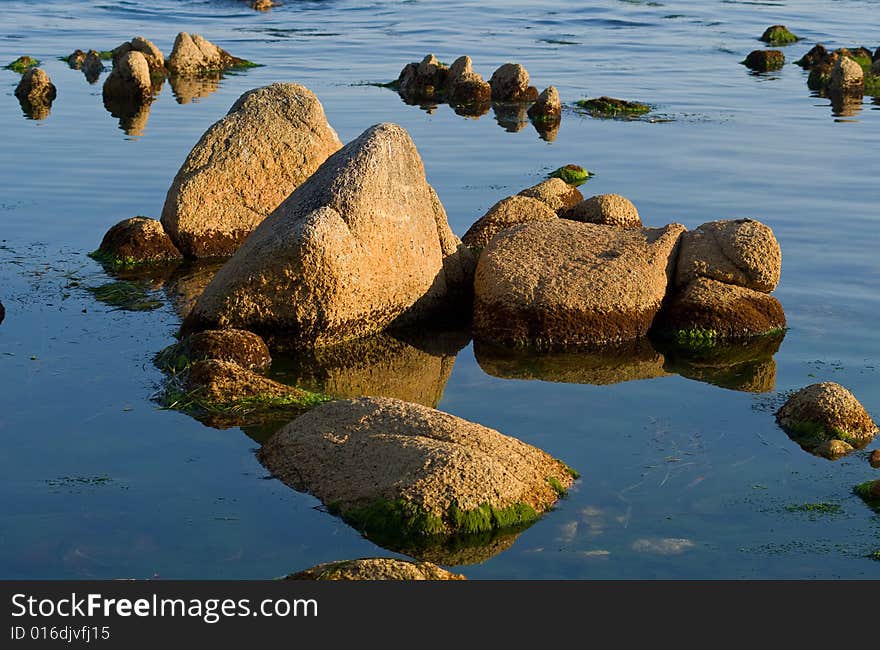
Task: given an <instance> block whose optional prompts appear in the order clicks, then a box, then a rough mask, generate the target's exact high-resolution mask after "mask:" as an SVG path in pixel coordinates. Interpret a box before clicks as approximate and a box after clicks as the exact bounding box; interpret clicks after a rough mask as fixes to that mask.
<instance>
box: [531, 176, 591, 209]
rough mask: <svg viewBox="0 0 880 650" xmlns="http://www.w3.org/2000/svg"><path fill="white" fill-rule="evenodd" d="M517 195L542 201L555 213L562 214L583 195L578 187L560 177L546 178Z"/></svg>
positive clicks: (580, 199)
mask: <svg viewBox="0 0 880 650" xmlns="http://www.w3.org/2000/svg"><path fill="white" fill-rule="evenodd" d="M519 196H528V197H529V198H532V199H538V200H539V201H543V202H544V203H546V204H547V205H548V207H549V208H550V209H551V210H553V211H554V212H556V214H562V213H563V212H564V211H565V210H568V209H569V208H572V207H574V206H575V205H577V204H578V203H580V202H581V201H583V200H584V195H583V194H581V192H580V190H579V189H578V188H576V187H574V186H572V185H569V184H568V183H566V182H565V181H564V180H562V179H561V178H548V179H547V180H546V181H542V182H540V183H538V184H537V185H533V186H532V187H527V188H526V189H524V190H523V191H522V192H520V193H519Z"/></svg>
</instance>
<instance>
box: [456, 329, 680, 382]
mask: <svg viewBox="0 0 880 650" xmlns="http://www.w3.org/2000/svg"><path fill="white" fill-rule="evenodd" d="M474 356H476V358H477V363H478V364H479V365H480V368H482V370H483V371H484V372H485V373H486V374H488V375H492V376H493V377H499V378H501V379H526V380H541V381H551V382H559V383H565V384H593V385H596V386H605V385H609V384H618V383H621V382H625V381H635V380H638V379H654V378H655V377H665V376H666V375H668V374H669V372H667V370H666V369H665V367H664V358H663V355H662V354H660V353H659V352H657V351H656V350H655V349H654V348H653V347H652V346H651V343H650V341H648V340H647V339H645V338H642V339H637V340H635V341H630V342H628V343H625V344H622V345H609V346H604V347H602V348H599V349H596V350H571V351H562V352H545V351H540V350H523V349H516V348H508V347H502V346H499V345H495V344H492V343H486V342H482V341H475V342H474Z"/></svg>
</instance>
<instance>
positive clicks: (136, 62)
mask: <svg viewBox="0 0 880 650" xmlns="http://www.w3.org/2000/svg"><path fill="white" fill-rule="evenodd" d="M103 94H104V104H105V106H107V105H113V104H117V103H124V104H129V105H143V104H149V103H150V102H151V101H152V99H153V85H152V82H151V80H150V66H149V64H148V63H147V59H146V57H145V56H144V55H143V54H142V53H141V52H138V51H137V50H129V51H128V52H125V53H124V54H122V55H121V56H120V57H119V58H118V59H117V60H116V61H115V62H114V64H113V70H112V71H111V72H110V74H109V75H107V79H106V81H104V88H103Z"/></svg>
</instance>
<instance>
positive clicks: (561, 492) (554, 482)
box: [547, 476, 568, 499]
mask: <svg viewBox="0 0 880 650" xmlns="http://www.w3.org/2000/svg"><path fill="white" fill-rule="evenodd" d="M547 484H548V485H549V486H550V487H551V488H553V491H554V492H556V495H557V496H558V497H559V498H560V499H561V498H562V497H564V496H565V495H566V494H567V493H568V490H566V489H565V488H564V487H563V486H562V483H560V482H559V479H558V478H556V477H555V476H550V477H548V478H547Z"/></svg>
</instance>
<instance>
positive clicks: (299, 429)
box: [259, 397, 574, 539]
mask: <svg viewBox="0 0 880 650" xmlns="http://www.w3.org/2000/svg"><path fill="white" fill-rule="evenodd" d="M259 459H260V462H261V463H263V465H265V466H266V467H267V468H268V469H269V471H271V472H272V474H273V475H275V476H276V477H277V478H279V479H281V480H282V481H283V482H284V483H285V484H287V485H289V486H290V487H292V488H294V489H296V490H299V491H305V492H309V493H310V494H312V495H314V496H315V497H317V498H318V499H320V500H321V501H322V502H323V503H324V504H325V505H326V506H328V508H330V509H331V512H334V513H337V514H339V515H341V516H342V517H343V518H344V519H345V520H346V521H347V522H349V523H350V524H352V525H354V526H356V527H357V528H358V530H360V531H362V532H364V533H365V534H366V535H367V536H368V537H369V536H375V537H378V538H383V536H387V537H391V538H398V539H406V538H431V537H437V536H440V537H444V536H449V535H454V534H458V535H474V534H479V533H485V532H488V531H493V530H496V529H503V528H508V527H511V526H520V525H525V524H528V523H530V522H532V521H534V520H535V519H537V518H538V517H539V516H540V515H541V514H542V513H544V512H545V511H547V510H548V509H549V508H550V507H552V505H553V504H554V503H556V501H557V500H558V499H559V497H560V495H561V494H562V493H564V492H565V490H566V489H567V488H568V487H569V486H570V485H571V484H572V482H573V481H574V477H573V472H572V471H571V470H569V469H568V468H567V467H566V465H565V464H564V463H562V462H560V461H558V460H556V459H554V458H552V457H551V456H550V455H548V454H546V453H545V452H543V451H541V450H540V449H537V448H535V447H532V446H530V445H528V444H526V443H524V442H521V441H519V440H517V439H516V438H511V437H509V436H505V435H503V434H501V433H499V432H498V431H495V430H493V429H489V428H487V427H484V426H481V425H479V424H475V423H473V422H468V421H467V420H463V419H461V418H458V417H456V416H454V415H450V414H448V413H443V412H441V411H437V410H434V409H431V408H427V407H425V406H421V405H418V404H410V403H407V402H401V401H399V400H394V399H389V398H370V397H364V398H360V399H352V400H341V401H336V402H329V403H326V404H323V405H321V406H318V407H316V408H314V409H312V410H311V411H309V412H307V413H305V414H304V415H302V416H300V417H298V418H297V419H295V420H294V421H293V422H291V423H290V424H288V425H287V426H285V427H284V428H283V429H281V430H280V431H279V432H278V433H276V434H275V435H274V436H272V438H270V439H269V441H268V442H267V443H266V444H265V445H264V446H263V447H262V449H261V450H260V452H259Z"/></svg>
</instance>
